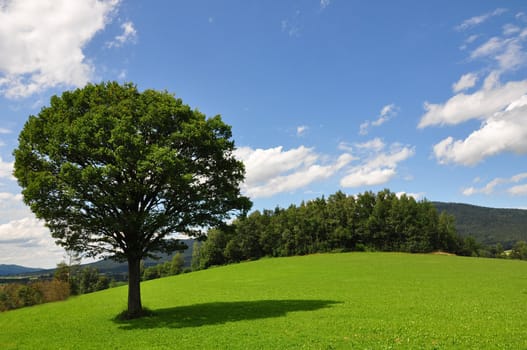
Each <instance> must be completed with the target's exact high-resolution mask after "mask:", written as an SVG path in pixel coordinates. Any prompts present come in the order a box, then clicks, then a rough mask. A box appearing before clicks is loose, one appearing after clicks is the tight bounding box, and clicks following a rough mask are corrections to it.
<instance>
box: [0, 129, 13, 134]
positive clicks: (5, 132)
mask: <svg viewBox="0 0 527 350" xmlns="http://www.w3.org/2000/svg"><path fill="white" fill-rule="evenodd" d="M12 132H13V131H12V130H10V129H6V128H0V134H2V135H6V134H11V133H12Z"/></svg>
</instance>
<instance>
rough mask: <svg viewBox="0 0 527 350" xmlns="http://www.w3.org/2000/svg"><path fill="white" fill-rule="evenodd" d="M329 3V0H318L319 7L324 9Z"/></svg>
mask: <svg viewBox="0 0 527 350" xmlns="http://www.w3.org/2000/svg"><path fill="white" fill-rule="evenodd" d="M330 3H331V0H320V8H321V9H325V8H326V7H328V6H329V4H330Z"/></svg>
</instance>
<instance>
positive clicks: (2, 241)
mask: <svg viewBox="0 0 527 350" xmlns="http://www.w3.org/2000/svg"><path fill="white" fill-rule="evenodd" d="M63 253H64V251H63V250H62V248H59V247H57V246H56V245H55V243H54V240H53V238H52V237H51V234H50V232H49V229H47V228H46V227H45V226H44V223H43V222H42V221H40V220H38V219H37V218H36V217H35V215H34V214H33V213H32V212H31V211H30V210H29V208H28V207H27V206H26V205H25V204H24V202H23V201H22V195H21V194H19V193H18V194H15V193H10V192H0V263H5V264H20V265H26V266H35V267H53V266H55V265H56V264H57V263H58V262H60V260H61V257H62V255H63Z"/></svg>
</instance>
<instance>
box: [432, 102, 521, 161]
mask: <svg viewBox="0 0 527 350" xmlns="http://www.w3.org/2000/svg"><path fill="white" fill-rule="evenodd" d="M503 152H514V153H517V154H526V153H527V95H524V96H522V97H521V98H519V99H517V100H516V101H513V102H512V103H509V106H508V107H507V108H506V109H505V110H503V111H501V112H496V113H494V114H493V115H492V116H491V117H488V118H487V119H486V120H485V121H484V122H483V123H482V125H481V128H480V129H478V130H476V131H474V132H472V133H471V134H470V135H469V136H468V137H467V138H466V139H464V140H454V138H453V137H447V138H445V139H444V140H442V141H441V142H439V143H438V144H436V145H435V146H434V154H435V156H436V158H437V160H438V161H439V163H441V164H447V163H457V164H462V165H475V164H477V163H479V162H481V161H482V160H483V159H485V158H487V157H490V156H494V155H497V154H500V153H503Z"/></svg>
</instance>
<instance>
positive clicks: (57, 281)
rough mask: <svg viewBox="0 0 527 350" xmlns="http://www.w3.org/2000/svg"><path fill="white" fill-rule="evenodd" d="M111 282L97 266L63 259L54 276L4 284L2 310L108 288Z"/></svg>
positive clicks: (1, 299)
mask: <svg viewBox="0 0 527 350" xmlns="http://www.w3.org/2000/svg"><path fill="white" fill-rule="evenodd" d="M110 282H111V281H110V279H109V278H108V277H106V276H104V275H101V274H99V272H98V271H97V269H95V268H92V267H86V268H80V267H79V266H76V265H67V264H66V263H60V264H58V265H57V269H56V270H55V274H54V276H53V278H52V279H51V280H49V279H48V280H46V279H40V280H36V281H30V282H28V283H7V284H5V285H0V312H2V311H7V310H13V309H18V308H21V307H26V306H32V305H37V304H43V303H49V302H53V301H59V300H66V299H68V297H69V296H70V295H79V294H86V293H92V292H95V291H98V290H103V289H107V288H109V287H110Z"/></svg>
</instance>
